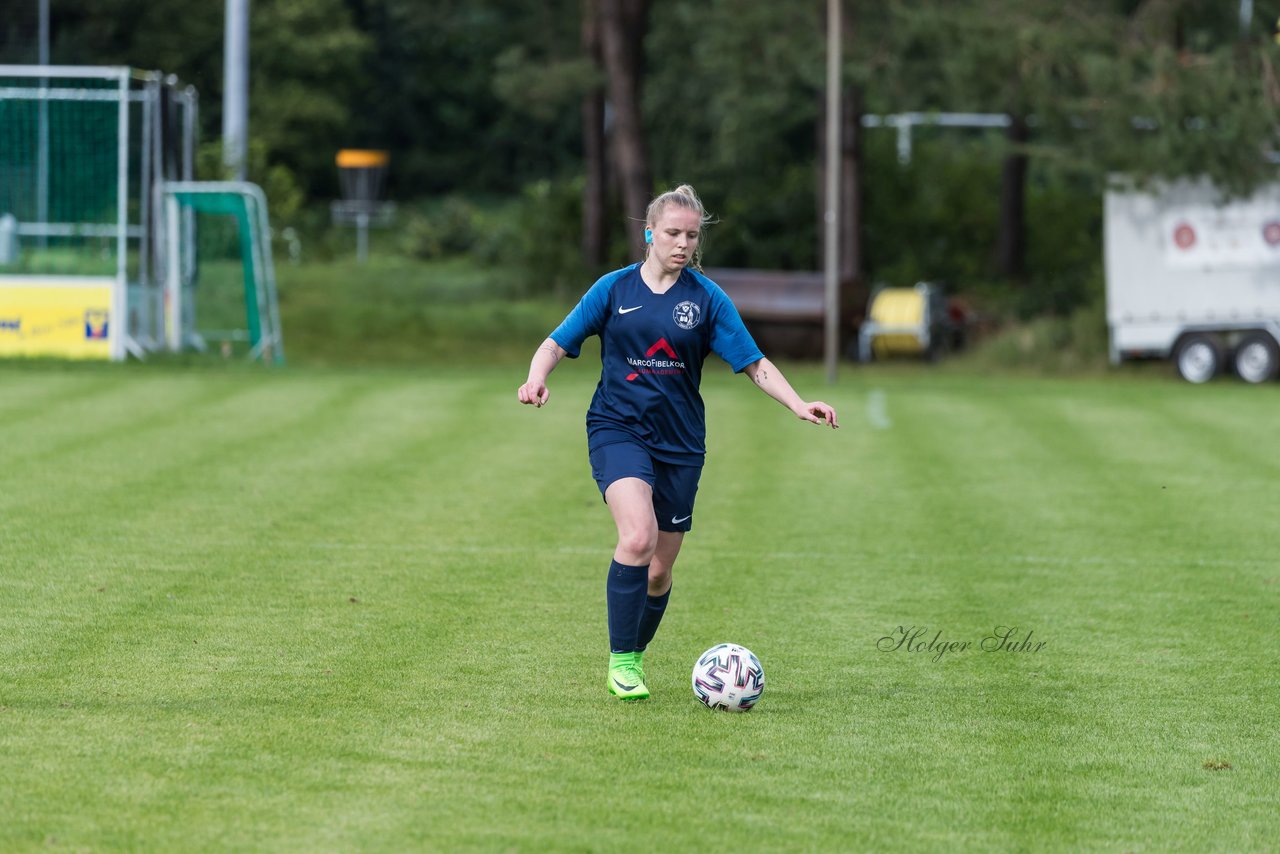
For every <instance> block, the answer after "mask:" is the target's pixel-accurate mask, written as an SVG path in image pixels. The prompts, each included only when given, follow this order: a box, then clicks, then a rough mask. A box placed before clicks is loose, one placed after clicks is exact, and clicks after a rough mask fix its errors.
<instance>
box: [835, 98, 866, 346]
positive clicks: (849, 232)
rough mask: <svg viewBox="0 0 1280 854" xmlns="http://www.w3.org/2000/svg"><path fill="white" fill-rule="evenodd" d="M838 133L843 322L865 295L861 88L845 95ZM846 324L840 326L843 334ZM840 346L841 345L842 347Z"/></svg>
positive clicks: (857, 312)
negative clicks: (841, 124) (839, 150)
mask: <svg viewBox="0 0 1280 854" xmlns="http://www.w3.org/2000/svg"><path fill="white" fill-rule="evenodd" d="M842 113H843V122H844V123H843V126H842V127H841V133H840V147H841V153H840V306H841V313H842V315H843V316H844V317H845V318H846V319H852V317H853V316H854V315H861V314H862V313H863V312H864V311H866V308H867V299H868V298H869V297H870V294H869V293H867V291H866V284H865V281H864V278H865V277H864V276H863V270H864V269H865V262H864V259H863V257H862V188H863V175H862V87H861V86H857V85H851V86H850V87H849V89H848V91H847V92H846V93H845V95H844V105H843V110H842ZM847 327H848V324H847V323H846V324H842V333H843V332H844V331H846V330H847ZM841 346H843V343H842V345H841Z"/></svg>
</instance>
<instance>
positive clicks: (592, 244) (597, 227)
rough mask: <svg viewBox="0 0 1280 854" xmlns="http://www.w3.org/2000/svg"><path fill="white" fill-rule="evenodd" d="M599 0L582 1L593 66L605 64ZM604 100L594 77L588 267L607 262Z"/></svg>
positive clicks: (587, 105)
mask: <svg viewBox="0 0 1280 854" xmlns="http://www.w3.org/2000/svg"><path fill="white" fill-rule="evenodd" d="M599 2H600V0H582V52H583V55H584V56H585V57H586V58H587V61H588V63H589V64H590V66H591V68H593V69H599V68H601V66H602V63H603V58H602V57H601V49H600V14H599V10H598V7H599ZM604 103H605V101H604V85H603V82H602V81H597V80H592V81H591V82H590V84H589V85H588V86H587V87H586V91H584V92H583V94H582V171H583V182H582V260H583V262H584V263H585V264H587V265H588V267H596V266H599V265H601V264H603V263H604V260H605V256H604V253H605V241H606V240H607V239H608V228H607V225H606V219H605V215H606V209H607V204H608V185H607V180H608V171H607V169H606V168H605V164H606V152H605V135H604Z"/></svg>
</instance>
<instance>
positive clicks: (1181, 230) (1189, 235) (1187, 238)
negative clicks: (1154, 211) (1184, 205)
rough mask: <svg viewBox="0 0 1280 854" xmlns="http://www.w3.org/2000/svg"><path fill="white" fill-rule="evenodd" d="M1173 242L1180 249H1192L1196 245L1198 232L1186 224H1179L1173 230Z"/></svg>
mask: <svg viewBox="0 0 1280 854" xmlns="http://www.w3.org/2000/svg"><path fill="white" fill-rule="evenodd" d="M1173 242H1174V243H1176V244H1178V248H1179V249H1190V248H1191V247H1192V246H1195V245H1196V230H1195V229H1194V228H1192V227H1191V226H1190V225H1188V224H1187V223H1185V222H1180V223H1178V224H1177V225H1176V226H1175V227H1174V229H1173Z"/></svg>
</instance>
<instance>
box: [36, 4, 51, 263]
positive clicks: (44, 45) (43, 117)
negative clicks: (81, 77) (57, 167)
mask: <svg viewBox="0 0 1280 854" xmlns="http://www.w3.org/2000/svg"><path fill="white" fill-rule="evenodd" d="M39 14H40V47H39V63H40V65H48V64H49V0H40V13H39ZM48 85H49V81H48V80H47V79H45V78H43V77H42V78H40V88H41V89H44V88H45V87H46V86H48ZM38 111H39V113H38V117H37V120H36V121H37V123H38V130H37V133H38V134H39V137H40V138H39V143H38V147H37V149H36V219H37V220H38V221H39V222H40V224H41V225H45V224H47V223H48V222H49V99H48V98H44V97H42V98H41V99H40V101H39V106H38ZM48 240H49V239H48V237H47V236H46V235H44V234H41V235H40V242H39V245H40V247H41V248H44V247H45V246H46V245H47V244H48Z"/></svg>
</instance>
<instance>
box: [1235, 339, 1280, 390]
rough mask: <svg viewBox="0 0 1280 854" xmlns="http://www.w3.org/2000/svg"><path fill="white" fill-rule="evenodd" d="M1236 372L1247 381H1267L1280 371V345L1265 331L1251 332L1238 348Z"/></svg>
mask: <svg viewBox="0 0 1280 854" xmlns="http://www.w3.org/2000/svg"><path fill="white" fill-rule="evenodd" d="M1235 363H1236V373H1237V374H1239V376H1240V379H1242V380H1244V381H1245V382H1247V383H1265V382H1267V381H1268V380H1271V379H1274V378H1275V375H1276V373H1277V371H1280V347H1278V346H1276V340H1275V339H1274V338H1272V337H1271V336H1270V335H1268V334H1267V333H1265V332H1251V333H1249V334H1248V335H1246V336H1245V338H1244V340H1243V341H1241V342H1240V346H1239V347H1237V348H1236V358H1235Z"/></svg>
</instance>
